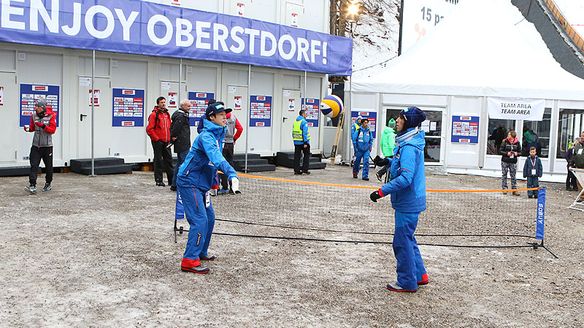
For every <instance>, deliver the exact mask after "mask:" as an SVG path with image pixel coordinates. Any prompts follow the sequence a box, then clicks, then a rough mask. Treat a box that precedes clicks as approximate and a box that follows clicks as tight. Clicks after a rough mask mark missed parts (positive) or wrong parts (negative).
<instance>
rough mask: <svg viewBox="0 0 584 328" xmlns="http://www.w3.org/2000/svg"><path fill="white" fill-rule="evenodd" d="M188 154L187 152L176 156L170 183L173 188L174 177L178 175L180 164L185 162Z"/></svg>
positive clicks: (174, 184)
mask: <svg viewBox="0 0 584 328" xmlns="http://www.w3.org/2000/svg"><path fill="white" fill-rule="evenodd" d="M188 154H189V151H188V150H185V151H183V152H180V153H177V154H176V166H175V167H174V175H173V178H172V183H171V185H172V186H173V187H176V177H177V175H178V170H179V169H180V166H181V164H182V163H183V162H184V161H185V158H187V155H188Z"/></svg>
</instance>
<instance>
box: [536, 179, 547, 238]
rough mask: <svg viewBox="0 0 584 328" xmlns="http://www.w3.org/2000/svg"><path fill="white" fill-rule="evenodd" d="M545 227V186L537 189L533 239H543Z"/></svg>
mask: <svg viewBox="0 0 584 328" xmlns="http://www.w3.org/2000/svg"><path fill="white" fill-rule="evenodd" d="M544 228H545V187H543V188H540V189H539V190H538V191H537V216H536V219H535V239H537V240H543V236H544Z"/></svg>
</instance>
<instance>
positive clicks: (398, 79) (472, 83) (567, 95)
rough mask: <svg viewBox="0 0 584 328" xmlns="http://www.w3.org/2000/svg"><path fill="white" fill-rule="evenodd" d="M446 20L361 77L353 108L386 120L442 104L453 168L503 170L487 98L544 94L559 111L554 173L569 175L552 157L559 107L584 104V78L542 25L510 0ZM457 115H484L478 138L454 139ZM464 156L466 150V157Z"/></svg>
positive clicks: (494, 0)
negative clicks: (558, 56) (489, 143)
mask: <svg viewBox="0 0 584 328" xmlns="http://www.w3.org/2000/svg"><path fill="white" fill-rule="evenodd" d="M440 25H441V26H439V27H438V28H437V29H436V30H435V31H434V32H433V33H432V34H431V35H429V36H428V37H426V38H424V39H423V40H422V41H420V42H419V43H418V44H417V45H416V46H414V47H413V48H411V49H410V50H409V51H408V52H407V53H405V54H403V55H402V56H400V57H398V58H397V59H396V60H394V61H393V62H392V64H391V65H389V66H388V67H387V68H385V69H383V70H380V71H378V72H377V73H376V74H374V75H371V76H369V77H361V78H356V79H354V80H353V81H352V85H351V87H350V89H351V90H350V96H351V105H352V107H353V108H369V109H371V110H376V111H377V112H378V114H379V115H378V118H379V119H380V121H381V122H385V120H384V119H385V118H386V110H387V109H388V108H400V107H404V106H409V105H418V106H420V107H422V108H424V107H430V108H437V109H440V110H441V112H442V113H443V118H444V120H443V124H444V125H443V126H442V129H441V131H442V139H443V145H442V148H443V149H442V150H441V152H442V155H441V158H442V160H441V161H440V164H443V165H445V166H446V167H447V169H449V170H451V171H452V170H455V169H463V170H466V171H472V170H474V169H479V168H480V170H482V169H483V168H486V169H489V168H490V169H492V170H493V171H496V170H499V169H500V166H499V164H498V161H499V158H496V159H489V156H486V157H485V154H484V153H485V149H486V141H485V140H486V139H487V138H488V131H487V127H488V124H487V118H488V112H487V109H486V103H487V98H489V97H501V98H513V99H542V100H545V107H546V108H550V109H551V110H552V112H553V115H552V117H551V120H550V121H551V131H550V138H551V140H548V141H549V146H550V149H549V153H550V154H551V155H550V160H549V161H546V163H545V164H544V166H545V170H546V173H547V174H548V177H549V176H552V175H553V173H554V172H556V173H561V174H565V172H566V168H565V162H564V163H560V159H558V163H553V162H555V161H554V160H552V158H554V157H556V156H554V155H555V153H556V150H557V149H556V148H555V147H556V146H557V145H556V144H557V141H558V136H557V134H558V133H557V129H558V124H556V122H557V120H558V111H559V109H560V108H573V109H576V110H578V109H580V110H584V80H582V79H580V78H578V77H576V76H574V75H572V74H570V73H568V72H566V71H564V70H563V69H562V68H561V67H560V65H559V64H558V63H557V62H556V61H555V59H554V58H553V56H552V55H551V53H550V52H549V50H548V48H547V46H546V45H545V43H544V42H543V40H542V39H541V36H540V34H539V33H538V32H537V30H536V29H535V27H534V26H533V25H532V24H531V23H529V22H527V21H525V20H524V19H523V16H522V15H521V13H520V12H519V10H518V9H517V8H516V7H515V6H513V4H511V1H510V0H465V1H462V2H461V3H460V4H459V6H458V8H457V9H456V11H455V12H453V13H452V15H450V16H449V17H448V19H447V20H445V21H444V22H441V23H440ZM455 115H476V116H478V117H480V121H481V122H480V130H481V131H480V136H479V140H480V141H479V142H478V143H477V144H476V145H460V144H454V143H451V142H450V138H449V137H450V133H451V128H452V125H451V117H452V116H455ZM583 120H584V117H583ZM554 121H555V122H554ZM520 123H521V122H519V123H518V124H517V130H518V132H519V133H521V125H520ZM579 124H580V123H579ZM554 135H555V136H554ZM457 155H464V156H463V157H464V160H462V159H461V160H458V159H457V158H460V156H457ZM562 161H563V159H562ZM520 164H521V165H522V163H520ZM560 164H561V165H560ZM491 173H493V174H494V172H491ZM554 180H559V177H558V179H554Z"/></svg>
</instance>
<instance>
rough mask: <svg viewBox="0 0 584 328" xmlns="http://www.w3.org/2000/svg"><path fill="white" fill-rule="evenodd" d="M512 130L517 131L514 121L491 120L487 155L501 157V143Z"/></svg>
mask: <svg viewBox="0 0 584 328" xmlns="http://www.w3.org/2000/svg"><path fill="white" fill-rule="evenodd" d="M512 129H515V121H514V120H499V119H489V139H488V140H487V155H499V147H500V146H501V142H503V140H505V138H507V133H508V132H509V131H510V130H512Z"/></svg>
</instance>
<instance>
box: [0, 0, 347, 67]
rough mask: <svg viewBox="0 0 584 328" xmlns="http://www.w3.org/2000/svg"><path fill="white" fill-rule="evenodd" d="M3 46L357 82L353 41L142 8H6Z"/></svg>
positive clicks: (42, 3) (10, 3) (6, 4)
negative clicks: (230, 66)
mask: <svg viewBox="0 0 584 328" xmlns="http://www.w3.org/2000/svg"><path fill="white" fill-rule="evenodd" d="M1 2H2V5H1V6H0V41H2V42H13V43H25V44H35V45H44V46H59V47H65V48H76V49H87V50H102V51H111V52H119V53H130V54H141V55H149V56H163V57H177V58H188V59H195V60H206V61H219V62H231V63H237V64H251V65H257V66H268V67H278V68H285V69H291V70H299V71H309V72H318V73H326V74H335V75H351V71H352V70H351V66H352V40H351V39H349V38H345V37H339V36H333V35H330V34H326V33H318V32H313V31H309V30H303V29H299V28H294V27H288V26H284V25H278V24H273V23H268V22H263V21H259V20H254V19H248V18H243V17H235V16H230V15H223V14H218V13H210V12H205V11H199V10H193V9H186V8H180V7H173V6H166V5H159V4H155V3H149V2H143V1H138V0H126V1H120V0H77V1H70V0H36V1H33V0H2V1H1Z"/></svg>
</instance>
